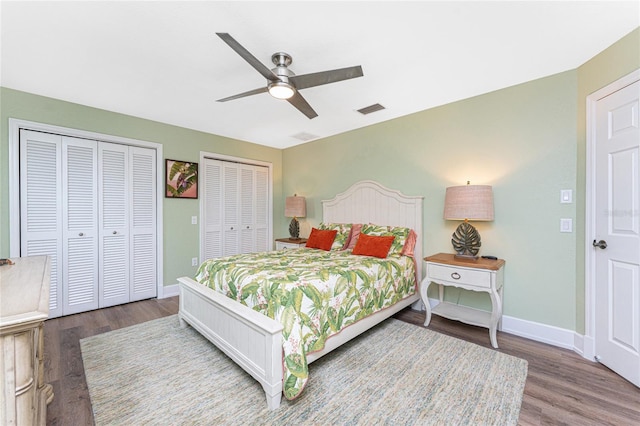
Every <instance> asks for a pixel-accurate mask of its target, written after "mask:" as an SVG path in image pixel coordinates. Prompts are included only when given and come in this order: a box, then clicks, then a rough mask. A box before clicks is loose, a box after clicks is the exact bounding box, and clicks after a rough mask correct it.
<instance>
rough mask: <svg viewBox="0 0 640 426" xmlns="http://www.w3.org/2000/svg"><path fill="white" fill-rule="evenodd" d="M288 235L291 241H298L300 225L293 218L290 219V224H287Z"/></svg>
mask: <svg viewBox="0 0 640 426" xmlns="http://www.w3.org/2000/svg"><path fill="white" fill-rule="evenodd" d="M289 235H290V236H291V239H292V240H299V239H300V224H299V223H298V219H296V218H295V217H294V218H293V219H291V223H290V224H289Z"/></svg>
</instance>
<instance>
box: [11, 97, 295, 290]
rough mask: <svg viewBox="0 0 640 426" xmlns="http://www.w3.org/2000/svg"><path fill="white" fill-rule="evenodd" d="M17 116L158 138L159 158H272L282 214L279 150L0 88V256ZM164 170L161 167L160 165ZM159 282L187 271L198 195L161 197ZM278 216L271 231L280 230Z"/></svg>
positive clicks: (195, 243)
mask: <svg viewBox="0 0 640 426" xmlns="http://www.w3.org/2000/svg"><path fill="white" fill-rule="evenodd" d="M9 118H19V119H23V120H29V121H35V122H39V123H46V124H52V125H56V126H62V127H69V128H73V129H80V130H86V131H91V132H97V133H103V134H108V135H114V136H121V137H126V138H132V139H139V140H144V141H149V142H155V143H159V144H162V146H163V155H164V157H165V158H171V159H178V160H187V161H199V158H200V151H207V152H214V153H218V154H225V155H232V156H237V157H243V158H249V159H254V160H261V161H266V162H270V163H272V164H273V215H274V217H282V216H283V214H284V207H283V205H284V201H283V198H282V150H280V149H275V148H268V147H265V146H262V145H256V144H252V143H248V142H243V141H239V140H234V139H229V138H225V137H222V136H216V135H212V134H207V133H203V132H197V131H194V130H189V129H185V128H182V127H177V126H171V125H168V124H163V123H159V122H155V121H150V120H144V119H140V118H136V117H131V116H127V115H123V114H117V113H113V112H109V111H105V110H100V109H96V108H89V107H86V106H83V105H78V104H73V103H69V102H64V101H60V100H56V99H51V98H46V97H43V96H37V95H33V94H29V93H25V92H20V91H16V90H11V89H7V88H4V87H2V88H0V126H1V129H0V135H1V136H0V257H9V244H10V241H9V207H10V206H9V182H8V176H9V159H8V152H9V136H8V119H9ZM163 173H164V171H163ZM163 206H164V207H163V215H164V226H163V233H164V266H163V274H164V284H165V285H171V284H176V283H177V281H176V278H178V277H181V276H185V275H193V274H194V273H195V268H194V267H192V266H191V258H192V257H197V256H198V253H199V236H198V226H196V225H191V216H199V215H200V211H199V204H198V200H185V199H171V198H165V199H164V201H163ZM285 230H286V228H284V227H282V226H281V223H280V221H277V222H276V223H274V229H273V232H274V235H281V234H284V233H285V232H286V231H285Z"/></svg>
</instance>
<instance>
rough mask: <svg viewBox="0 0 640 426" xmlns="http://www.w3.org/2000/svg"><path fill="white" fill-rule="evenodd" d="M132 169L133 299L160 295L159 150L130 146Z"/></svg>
mask: <svg viewBox="0 0 640 426" xmlns="http://www.w3.org/2000/svg"><path fill="white" fill-rule="evenodd" d="M129 168H130V188H131V191H130V205H131V227H130V235H131V237H130V242H129V247H130V249H129V250H130V253H131V273H130V300H131V301H132V302H133V301H135V300H142V299H148V298H151V297H155V296H156V294H157V291H156V289H157V285H158V283H157V270H158V265H157V264H156V250H157V247H156V238H157V235H156V194H157V191H156V151H155V150H154V149H148V148H140V147H129Z"/></svg>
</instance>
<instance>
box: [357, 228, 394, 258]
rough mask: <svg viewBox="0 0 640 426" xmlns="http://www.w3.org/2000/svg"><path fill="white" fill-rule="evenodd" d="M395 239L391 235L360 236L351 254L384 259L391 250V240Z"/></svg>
mask: <svg viewBox="0 0 640 426" xmlns="http://www.w3.org/2000/svg"><path fill="white" fill-rule="evenodd" d="M395 238H396V237H394V236H393V235H388V236H375V235H367V234H360V237H358V242H357V243H356V246H355V247H354V248H353V251H352V252H351V253H352V254H358V255H362V256H375V257H379V258H380V259H384V258H386V257H387V255H388V254H389V249H390V248H391V244H393V240H394V239H395Z"/></svg>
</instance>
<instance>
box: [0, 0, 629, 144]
mask: <svg viewBox="0 0 640 426" xmlns="http://www.w3.org/2000/svg"><path fill="white" fill-rule="evenodd" d="M639 4H640V2H638V1H637V0H636V1H622V2H611V1H601V2H593V1H591V2H581V1H548V2H541V1H525V2H508V1H502V2H484V1H467V2H463V1H447V2H433V1H413V2H392V1H388V2H382V1H377V2H364V1H352V2H330V1H322V2H309V1H296V2H271V1H257V2H244V1H233V2H218V1H207V2H203V1H199V2H196V1H193V2H192V1H180V2H153V1H135V2H131V1H111V2H106V1H105V2H93V1H71V2H56V1H48V2H10V1H2V3H1V9H0V14H1V24H2V33H1V52H0V54H1V60H2V62H1V67H0V83H1V85H2V86H4V87H8V88H12V89H17V90H22V91H26V92H31V93H36V94H39V95H44V96H50V97H53V98H58V99H63V100H66V101H70V102H76V103H79V104H83V105H89V106H92V107H96V108H102V109H106V110H110V111H116V112H120V113H124V114H129V115H133V116H137V117H143V118H147V119H150V120H155V121H160V122H164V123H169V124H173V125H177V126H182V127H187V128H190V129H196V130H200V131H203V132H208V133H214V134H218V135H223V136H227V137H231V138H235V139H240V140H245V141H250V142H255V143H258V144H262V145H267V146H273V147H278V148H285V147H290V146H294V145H297V144H300V143H303V141H301V140H300V139H298V138H296V137H294V135H301V134H302V135H307V137H309V136H311V137H312V138H320V137H327V136H331V135H335V134H338V133H342V132H345V131H349V130H353V129H357V128H360V127H364V126H368V125H371V124H374V123H378V122H381V121H386V120H389V119H392V118H396V117H400V116H403V115H407V114H411V113H414V112H417V111H421V110H425V109H428V108H432V107H434V106H438V105H443V104H446V103H449V102H453V101H456V100H460V99H464V98H468V97H471V96H476V95H479V94H482V93H487V92H490V91H493V90H497V89H500V88H504V87H508V86H512V85H514V84H519V83H522V82H525V81H529V80H533V79H537V78H540V77H544V76H547V75H551V74H555V73H558V72H562V71H566V70H570V69H574V68H577V67H578V66H580V65H581V64H583V63H584V62H586V61H587V60H589V59H590V58H591V57H593V56H594V55H596V54H597V53H598V52H600V51H602V50H604V49H605V48H607V47H608V46H610V45H611V44H612V43H614V42H615V41H616V40H618V39H620V38H621V37H622V36H624V35H625V34H627V33H629V32H630V31H632V30H633V29H634V28H635V27H638V26H639V25H640V11H639V10H640V9H639ZM216 32H228V33H230V34H231V35H232V36H233V37H234V38H235V39H236V40H237V41H238V42H239V43H240V44H242V45H243V46H244V47H245V48H246V49H247V50H249V51H250V52H251V53H252V54H253V55H254V56H255V57H256V58H258V59H259V60H260V61H262V62H263V63H264V64H265V65H267V66H268V67H269V68H272V64H271V55H272V54H273V53H274V52H276V51H285V52H287V53H289V54H290V55H292V56H293V64H292V65H291V66H290V69H291V70H293V71H294V72H295V73H296V74H306V73H311V72H317V71H324V70H329V69H335V68H343V67H348V66H353V65H362V68H363V71H364V77H361V78H357V79H353V80H347V81H342V82H338V83H334V84H331V85H325V86H319V87H314V88H309V89H305V90H303V91H301V93H302V95H303V96H304V97H305V98H306V99H307V101H308V102H309V103H310V104H311V106H312V107H313V108H314V109H315V110H316V112H317V113H318V114H319V116H318V117H316V118H314V119H312V120H309V119H308V118H306V117H305V116H304V115H303V114H301V113H300V112H299V111H298V110H296V109H295V108H294V107H293V106H291V105H289V104H288V103H287V102H286V101H279V100H276V99H274V98H272V97H271V96H269V95H268V94H266V93H263V94H260V95H256V96H251V97H246V98H243V99H238V100H234V101H230V102H225V103H220V102H216V99H219V98H223V97H226V96H230V95H234V94H236V93H240V92H244V91H247V90H251V89H255V88H259V87H262V86H263V85H265V84H266V83H265V80H264V78H263V77H262V76H261V75H260V74H259V73H258V72H257V71H256V70H254V69H253V68H252V67H251V66H250V65H249V64H248V63H246V62H245V61H244V60H243V59H242V58H240V56H238V55H237V54H236V53H235V52H234V51H233V50H232V49H231V48H230V47H229V46H227V45H226V44H225V43H224V42H223V41H222V40H221V39H219V38H218V37H217V36H216V35H215V33H216ZM374 103H380V104H382V105H383V106H385V107H386V109H385V110H383V111H379V112H375V113H373V114H370V115H367V116H364V115H361V114H360V113H358V112H356V110H357V109H360V108H363V107H365V106H369V105H371V104H374Z"/></svg>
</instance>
